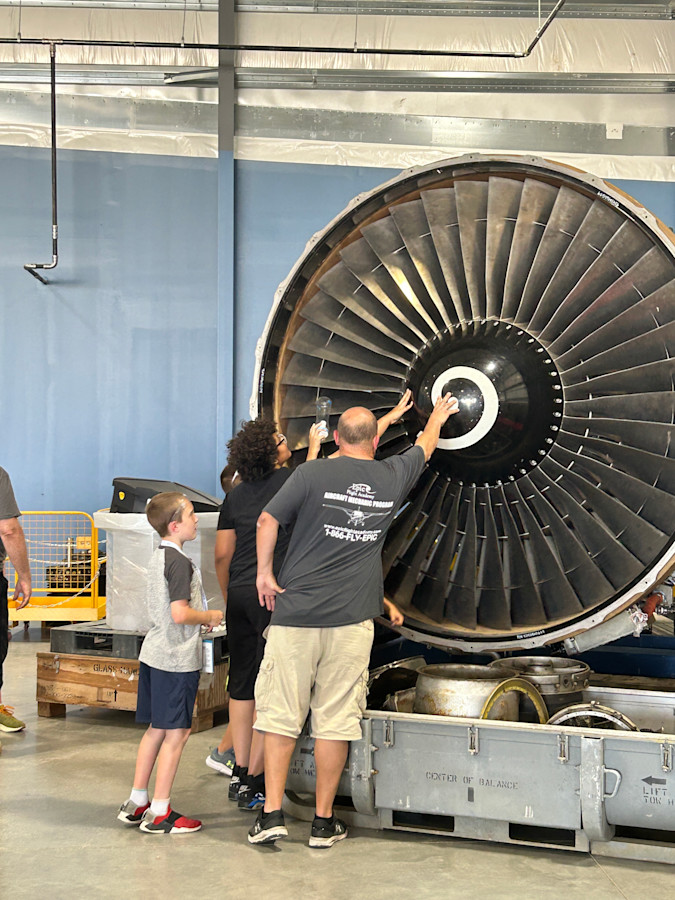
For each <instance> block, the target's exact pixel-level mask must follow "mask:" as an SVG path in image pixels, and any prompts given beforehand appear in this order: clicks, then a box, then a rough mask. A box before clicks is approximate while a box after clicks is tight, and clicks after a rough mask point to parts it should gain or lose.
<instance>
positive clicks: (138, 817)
mask: <svg viewBox="0 0 675 900" xmlns="http://www.w3.org/2000/svg"><path fill="white" fill-rule="evenodd" d="M148 809H150V804H149V803H146V804H145V806H136V804H135V803H134V801H133V800H127V801H126V802H125V803H123V804H122V805H121V806H120V811H119V812H118V813H117V818H118V819H119V820H120V822H124V823H125V824H127V825H140V824H141V821H142V819H143V815H144V813H145V811H146V810H148Z"/></svg>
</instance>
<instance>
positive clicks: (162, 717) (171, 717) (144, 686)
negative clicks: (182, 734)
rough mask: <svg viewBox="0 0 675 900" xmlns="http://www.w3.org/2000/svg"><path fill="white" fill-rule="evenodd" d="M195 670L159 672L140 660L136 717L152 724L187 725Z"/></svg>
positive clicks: (194, 691)
mask: <svg viewBox="0 0 675 900" xmlns="http://www.w3.org/2000/svg"><path fill="white" fill-rule="evenodd" d="M198 686H199V672H198V671H197V672H163V671H162V670H161V669H154V668H153V667H152V666H147V665H146V664H145V663H141V669H140V672H139V675H138V701H137V703H136V721H137V722H145V723H146V724H149V725H152V727H153V728H190V727H191V725H192V713H193V711H194V707H195V699H196V697H197V687H198Z"/></svg>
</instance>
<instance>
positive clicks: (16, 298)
mask: <svg viewBox="0 0 675 900" xmlns="http://www.w3.org/2000/svg"><path fill="white" fill-rule="evenodd" d="M0 172H1V173H2V175H1V182H0V183H1V184H2V193H1V195H0V196H1V198H2V199H1V200H0V202H1V203H2V217H1V219H0V312H1V315H2V329H0V361H1V362H0V366H1V369H0V372H1V374H2V390H1V391H0V417H1V421H2V429H3V444H2V451H1V452H0V464H1V465H2V466H4V467H5V468H6V469H7V470H8V471H9V472H10V475H11V477H12V479H13V482H14V487H15V491H16V494H17V498H18V501H19V504H20V505H21V506H22V507H23V508H24V509H83V510H86V511H93V510H95V509H98V508H100V507H103V506H107V505H108V504H109V503H110V498H111V496H112V488H111V480H112V478H113V476H116V475H130V476H137V477H156V478H169V479H171V480H175V481H180V482H183V483H186V484H188V485H194V486H195V487H201V488H202V489H206V490H210V491H213V492H215V490H216V486H217V480H216V476H217V472H216V470H215V469H216V467H215V464H214V460H215V453H216V433H215V417H214V409H215V405H216V396H215V380H216V379H215V371H216V333H217V329H216V323H217V311H218V303H217V277H216V260H217V230H216V215H217V195H216V181H217V164H216V161H215V160H202V159H176V158H172V157H164V156H162V157H150V156H137V155H129V154H114V153H89V152H81V151H72V152H67V151H63V152H60V153H59V160H58V174H59V226H60V227H59V244H60V246H59V251H60V259H59V264H58V267H57V268H56V269H55V270H54V272H53V273H50V274H49V275H48V277H49V278H50V279H51V280H52V282H53V283H52V284H50V285H48V286H45V285H42V284H40V283H39V282H38V281H36V280H35V279H34V278H32V277H31V276H30V275H29V274H28V273H27V272H25V271H24V269H23V264H24V263H26V262H48V261H49V260H50V259H51V195H50V165H49V154H48V152H44V151H39V150H27V149H20V148H9V147H3V148H0Z"/></svg>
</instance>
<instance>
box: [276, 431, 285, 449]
mask: <svg viewBox="0 0 675 900" xmlns="http://www.w3.org/2000/svg"><path fill="white" fill-rule="evenodd" d="M278 434H279V440H278V441H277V447H281V445H282V444H285V443H286V435H285V434H281V432H278Z"/></svg>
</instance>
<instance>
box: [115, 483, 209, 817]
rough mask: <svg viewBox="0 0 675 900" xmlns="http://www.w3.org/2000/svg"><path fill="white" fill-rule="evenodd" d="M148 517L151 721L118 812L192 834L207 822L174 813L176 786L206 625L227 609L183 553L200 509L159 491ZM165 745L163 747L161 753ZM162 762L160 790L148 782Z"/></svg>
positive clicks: (144, 687) (145, 692)
mask: <svg viewBox="0 0 675 900" xmlns="http://www.w3.org/2000/svg"><path fill="white" fill-rule="evenodd" d="M147 516H148V521H149V522H150V524H151V525H152V527H153V528H154V529H155V531H156V532H157V533H158V534H159V536H160V537H161V538H162V540H161V542H160V544H159V547H158V548H157V549H156V550H155V552H154V553H153V555H152V558H151V560H150V564H149V566H148V586H147V598H146V602H147V607H148V615H149V617H150V621H151V623H152V625H151V628H150V631H149V632H148V633H147V635H146V637H145V640H144V641H143V646H142V647H141V652H140V654H139V661H140V664H141V665H140V673H139V678H138V703H137V706H136V721H137V722H148V723H149V725H148V730H147V731H146V732H145V734H144V735H143V737H142V739H141V744H140V746H139V748H138V756H137V758H136V773H135V775H134V787H133V790H132V791H131V795H130V797H129V799H128V800H126V801H125V802H124V803H123V804H122V806H121V807H120V811H119V813H118V815H117V818H118V819H119V820H120V821H121V822H125V823H126V824H128V825H140V829H141V831H145V832H148V833H150V834H185V833H188V832H191V831H199V829H200V828H201V827H202V823H201V822H200V821H199V820H198V819H188V818H186V817H185V816H181V815H180V813H177V812H173V811H172V809H171V806H170V805H169V799H170V793H171V787H172V785H173V780H174V778H175V776H176V771H177V769H178V763H179V762H180V757H181V754H182V752H183V747H184V746H185V744H186V742H187V739H188V737H189V736H190V726H191V724H192V711H193V708H194V705H195V698H196V696H197V686H198V684H199V670H200V668H201V665H202V658H201V654H202V643H201V637H200V626H201V625H206V626H208V627H209V629H211V628H212V627H213V626H214V625H218V624H219V623H220V622H221V620H222V618H223V613H222V611H221V610H219V609H214V610H209V609H207V608H206V602H205V598H204V592H203V590H202V579H201V575H200V574H199V569H198V568H197V567H196V566H195V565H194V563H193V562H192V560H191V559H189V557H188V556H186V555H185V553H184V552H183V544H184V543H185V541H193V540H194V539H195V538H196V536H197V522H198V521H199V520H198V519H197V516H196V515H195V511H194V507H193V506H192V504H191V503H190V501H189V500H188V499H187V497H186V496H185V495H184V494H179V493H176V492H173V491H172V492H168V493H164V494H157V495H156V496H154V497H153V498H152V499H151V500H150V502H149V503H148V508H147ZM160 751H161V752H160ZM156 761H157V776H156V779H155V796H154V798H153V800H152V805H150V803H149V802H148V782H149V781H150V776H151V775H152V770H153V768H154V766H155V762H156Z"/></svg>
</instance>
